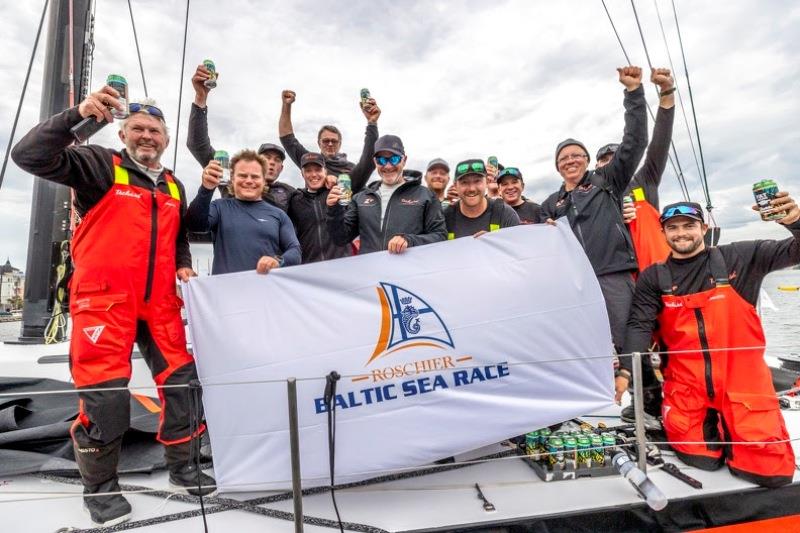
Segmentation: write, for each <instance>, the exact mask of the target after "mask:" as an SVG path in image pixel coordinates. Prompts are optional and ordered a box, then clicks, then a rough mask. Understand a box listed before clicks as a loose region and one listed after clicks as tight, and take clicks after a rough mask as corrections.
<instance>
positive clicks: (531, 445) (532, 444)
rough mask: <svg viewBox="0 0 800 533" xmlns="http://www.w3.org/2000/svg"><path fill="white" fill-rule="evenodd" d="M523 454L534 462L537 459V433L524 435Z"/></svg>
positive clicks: (532, 432)
mask: <svg viewBox="0 0 800 533" xmlns="http://www.w3.org/2000/svg"><path fill="white" fill-rule="evenodd" d="M525 453H527V454H528V455H530V456H531V458H533V459H534V460H537V459H539V432H538V431H531V432H529V433H527V434H525Z"/></svg>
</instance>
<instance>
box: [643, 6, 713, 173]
mask: <svg viewBox="0 0 800 533" xmlns="http://www.w3.org/2000/svg"><path fill="white" fill-rule="evenodd" d="M653 5H655V7H656V15H657V16H658V26H659V27H660V28H661V38H662V39H663V40H664V48H665V49H666V51H667V59H669V68H670V71H671V72H672V77H673V78H675V91H676V92H677V93H678V101H679V102H680V104H681V113H682V114H683V122H684V124H686V133H687V134H688V135H689V146H691V147H692V155H693V156H694V164H695V167H696V168H697V175H698V176H701V177H702V176H703V173H702V172H701V171H700V160H699V159H697V150H696V149H695V147H694V136H693V135H692V129H691V128H690V127H689V119H688V118H687V117H686V106H685V105H684V103H683V93H682V92H681V89H680V86H679V85H678V73H677V71H676V70H675V65H673V64H672V54H671V53H670V51H669V43H668V42H667V33H666V32H665V31H664V23H663V22H662V20H661V10H660V9H659V8H658V0H653Z"/></svg>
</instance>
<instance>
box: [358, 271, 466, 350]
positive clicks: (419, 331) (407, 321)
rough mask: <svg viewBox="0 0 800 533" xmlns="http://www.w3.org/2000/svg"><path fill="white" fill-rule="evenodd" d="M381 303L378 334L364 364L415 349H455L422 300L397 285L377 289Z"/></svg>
mask: <svg viewBox="0 0 800 533" xmlns="http://www.w3.org/2000/svg"><path fill="white" fill-rule="evenodd" d="M376 291H377V292H378V300H379V302H380V304H381V331H380V334H379V336H378V342H377V344H376V345H375V351H374V352H373V353H372V356H371V357H370V358H369V361H367V364H369V363H371V362H372V361H374V360H375V359H377V358H378V357H381V356H383V355H389V354H390V353H393V352H396V351H398V350H404V349H406V348H412V347H414V346H429V347H435V348H443V347H444V346H449V347H451V348H455V345H454V344H453V338H452V337H451V336H450V332H449V331H448V330H447V326H445V325H444V322H443V321H442V318H441V317H440V316H439V314H438V313H437V312H436V311H435V310H434V309H433V307H431V306H430V305H429V304H428V303H427V302H426V301H425V300H423V299H422V298H420V297H419V296H417V295H416V294H414V293H413V292H411V291H409V290H406V289H404V288H402V287H398V286H397V285H392V284H391V283H384V282H381V284H380V287H376Z"/></svg>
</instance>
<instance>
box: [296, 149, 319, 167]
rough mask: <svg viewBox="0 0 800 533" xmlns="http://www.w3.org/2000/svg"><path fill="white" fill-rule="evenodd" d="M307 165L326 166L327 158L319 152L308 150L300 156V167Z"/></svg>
mask: <svg viewBox="0 0 800 533" xmlns="http://www.w3.org/2000/svg"><path fill="white" fill-rule="evenodd" d="M306 165H319V166H321V167H323V168H325V158H324V157H322V154H318V153H317V152H306V153H304V154H303V157H301V158H300V168H305V166H306Z"/></svg>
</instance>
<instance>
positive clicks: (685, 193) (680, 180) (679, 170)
mask: <svg viewBox="0 0 800 533" xmlns="http://www.w3.org/2000/svg"><path fill="white" fill-rule="evenodd" d="M631 7H632V8H633V17H634V18H635V19H636V27H637V28H638V29H639V37H641V39H642V47H643V48H644V55H645V57H646V58H647V66H648V67H650V71H652V70H653V62H652V61H650V52H649V51H648V50H647V42H645V38H644V32H643V31H642V25H641V23H640V22H639V13H637V11H636V4H634V3H633V0H631ZM673 81H674V79H673ZM676 83H677V82H676ZM648 109H649V106H648ZM650 116H651V117H652V116H653V112H652V111H650ZM653 122H655V118H654V119H653ZM669 145H670V146H671V147H672V152H673V155H674V156H675V163H674V164H673V165H672V168H673V170H675V172H676V174H677V175H678V183H679V184H680V186H681V190H682V192H683V197H684V199H685V200H687V201H688V200H690V198H689V189H688V187H687V186H686V177H685V176H684V175H683V168H682V167H681V160H680V159H679V158H678V150H677V149H676V148H675V142H674V141H673V140H672V137H671V136H670V139H669ZM671 159H672V158H670V161H671ZM676 165H677V169H676V168H675V167H676Z"/></svg>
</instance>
